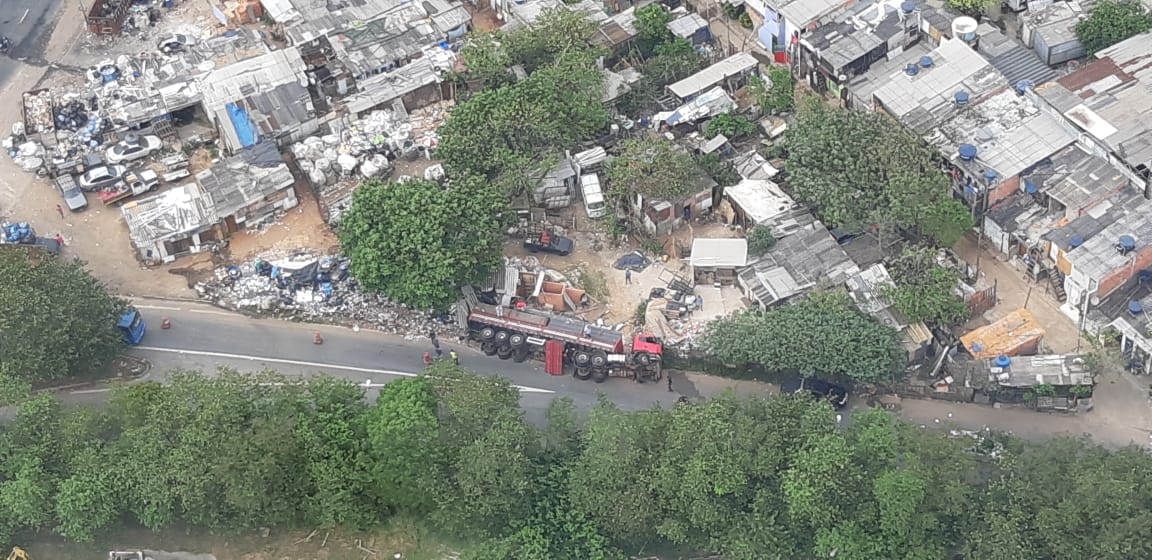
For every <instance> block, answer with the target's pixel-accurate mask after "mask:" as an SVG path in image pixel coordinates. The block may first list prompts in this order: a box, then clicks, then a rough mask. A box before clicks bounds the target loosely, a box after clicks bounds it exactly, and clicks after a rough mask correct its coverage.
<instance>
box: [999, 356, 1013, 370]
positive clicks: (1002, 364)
mask: <svg viewBox="0 0 1152 560" xmlns="http://www.w3.org/2000/svg"><path fill="white" fill-rule="evenodd" d="M1010 365H1012V358H1009V357H1008V356H1005V355H1004V354H1000V355H999V356H996V367H998V368H1001V369H1003V368H1007V367H1008V366H1010Z"/></svg>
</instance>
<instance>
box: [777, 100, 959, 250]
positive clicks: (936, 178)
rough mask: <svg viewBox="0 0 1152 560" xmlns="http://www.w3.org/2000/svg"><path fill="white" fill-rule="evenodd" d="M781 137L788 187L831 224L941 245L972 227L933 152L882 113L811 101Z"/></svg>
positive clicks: (957, 237) (951, 242) (949, 242)
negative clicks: (894, 232) (908, 234)
mask: <svg viewBox="0 0 1152 560" xmlns="http://www.w3.org/2000/svg"><path fill="white" fill-rule="evenodd" d="M784 140H785V143H784V145H785V147H786V149H787V151H788V173H789V180H788V184H789V185H790V186H791V188H792V189H793V191H794V192H795V194H796V196H797V198H799V199H800V200H801V201H802V202H804V203H806V204H809V205H811V206H813V207H814V208H815V209H816V210H817V211H818V212H819V213H820V215H821V216H822V217H823V218H824V220H825V221H826V222H827V223H828V224H829V225H830V226H836V227H840V226H847V227H858V228H860V227H871V226H881V227H890V226H894V227H900V228H911V229H915V230H917V231H919V232H920V233H922V234H924V235H928V236H931V237H932V238H933V239H934V240H935V241H936V242H937V243H939V244H941V245H951V244H953V243H955V242H956V241H957V240H959V236H960V235H962V234H963V232H964V231H966V230H967V229H968V228H970V227H972V220H971V216H970V215H969V213H968V212H967V211H966V210H965V208H964V205H963V204H962V203H961V202H960V201H958V200H955V199H953V198H952V195H951V189H950V187H949V184H948V178H947V176H946V175H945V174H944V173H943V172H942V171H941V169H940V165H939V163H938V162H937V157H936V154H935V152H934V151H933V150H932V148H930V147H929V146H928V145H927V144H925V143H924V142H923V141H922V140H920V139H919V138H917V137H915V136H914V135H913V134H912V133H911V132H909V131H908V130H907V129H905V128H904V127H902V126H898V125H896V124H895V123H893V122H892V120H891V119H889V118H888V117H886V116H884V115H882V114H880V113H876V112H872V111H849V110H845V109H834V108H829V107H827V106H824V105H823V104H820V103H810V104H808V105H807V106H806V107H804V108H803V110H801V111H800V113H799V114H798V115H797V118H796V120H795V122H793V123H792V124H791V125H790V126H789V128H788V130H787V132H785V138H784ZM957 232H958V233H957Z"/></svg>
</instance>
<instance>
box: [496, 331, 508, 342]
mask: <svg viewBox="0 0 1152 560" xmlns="http://www.w3.org/2000/svg"><path fill="white" fill-rule="evenodd" d="M507 342H508V331H496V344H500V345H504V344H507Z"/></svg>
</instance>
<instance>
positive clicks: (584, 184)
mask: <svg viewBox="0 0 1152 560" xmlns="http://www.w3.org/2000/svg"><path fill="white" fill-rule="evenodd" d="M580 190H581V192H583V193H584V211H585V212H587V213H588V217H589V218H593V219H595V218H599V217H601V216H603V215H604V214H606V213H608V207H607V206H606V205H605V204H604V193H603V192H601V191H600V176H599V175H596V174H595V173H592V174H591V175H582V176H580Z"/></svg>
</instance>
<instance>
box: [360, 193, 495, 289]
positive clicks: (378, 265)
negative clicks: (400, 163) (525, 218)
mask: <svg viewBox="0 0 1152 560" xmlns="http://www.w3.org/2000/svg"><path fill="white" fill-rule="evenodd" d="M505 200H506V199H505V197H504V196H503V193H500V192H499V191H497V190H496V189H495V188H494V187H493V186H492V185H490V184H489V183H488V182H487V181H484V180H482V179H479V178H476V177H469V176H463V177H460V176H457V177H454V178H453V179H452V182H451V184H450V185H449V186H447V187H442V186H441V185H440V184H438V183H436V182H433V181H425V180H422V179H416V180H411V181H407V182H382V181H378V180H370V181H366V182H364V184H362V185H361V186H360V188H358V189H357V190H356V192H355V194H354V195H353V196H352V206H351V208H349V209H348V212H347V213H346V214H345V215H344V216H343V218H342V219H341V221H340V227H339V230H338V233H339V235H340V244H341V247H342V248H343V250H344V251H345V253H346V254H347V255H348V256H349V257H351V259H352V275H353V277H354V278H356V280H357V281H359V282H360V284H361V285H362V286H363V287H364V289H366V290H370V291H374V292H380V293H382V294H384V295H386V296H388V297H390V298H392V299H395V300H396V301H399V302H401V303H404V304H407V305H411V306H414V307H416V308H419V309H444V308H446V306H447V305H448V304H449V303H451V302H452V301H454V300H455V299H456V294H457V289H458V288H459V287H460V286H462V285H464V284H467V283H473V282H477V281H479V280H481V279H483V278H484V277H485V276H486V275H487V274H489V273H490V272H491V271H492V270H493V269H494V268H495V267H496V266H497V265H498V264H499V263H500V255H501V251H502V244H501V238H500V235H501V229H502V224H503V221H502V220H503V219H504V218H505V217H506V214H505V213H504V211H505V208H506V204H505V202H504V201H505Z"/></svg>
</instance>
